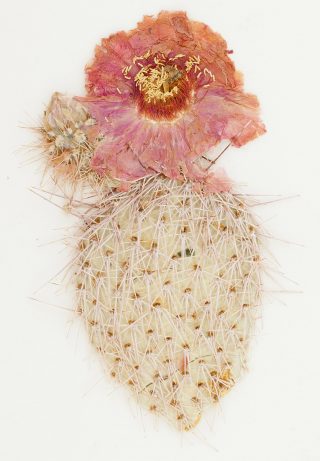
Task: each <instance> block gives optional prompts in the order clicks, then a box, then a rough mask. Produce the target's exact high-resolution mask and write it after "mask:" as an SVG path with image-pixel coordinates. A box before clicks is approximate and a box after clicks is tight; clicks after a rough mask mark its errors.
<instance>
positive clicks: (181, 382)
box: [39, 11, 265, 430]
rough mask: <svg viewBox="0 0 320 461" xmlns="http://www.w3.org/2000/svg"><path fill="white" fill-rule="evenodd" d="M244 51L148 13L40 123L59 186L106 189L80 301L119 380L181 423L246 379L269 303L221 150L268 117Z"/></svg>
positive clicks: (78, 261) (109, 44)
mask: <svg viewBox="0 0 320 461" xmlns="http://www.w3.org/2000/svg"><path fill="white" fill-rule="evenodd" d="M231 53H232V51H231V50H228V48H227V45H226V42H225V40H224V39H223V38H222V37H221V36H220V35H219V34H217V33H216V32H213V31H212V30H211V29H210V28H209V27H208V26H207V25H205V24H202V23H199V22H195V21H191V20H190V19H188V17H187V15H186V14H185V13H184V12H167V11H164V12H161V13H160V14H159V15H158V16H156V17H153V16H146V17H144V19H143V21H142V22H140V23H139V24H138V26H137V28H136V29H134V30H131V31H129V32H119V33H116V34H114V35H111V36H109V37H108V38H104V39H102V41H101V43H100V45H98V46H97V47H96V49H95V53H94V57H93V59H92V61H91V62H90V63H89V64H88V66H87V67H86V95H85V96H77V97H71V96H66V95H63V94H60V93H54V95H53V96H52V99H51V101H50V103H49V105H48V106H47V109H46V111H45V113H44V116H43V119H42V124H41V127H40V129H39V131H40V133H41V148H42V153H43V155H44V157H45V159H46V167H47V168H48V169H50V170H51V172H52V175H53V177H54V179H55V181H56V182H57V183H58V184H59V187H61V188H63V189H65V188H69V190H70V189H71V190H72V191H74V192H76V191H79V190H80V192H81V191H83V190H84V189H86V190H88V188H90V190H91V191H92V193H91V194H90V199H89V198H88V200H87V203H86V204H84V205H83V210H82V212H81V213H80V225H79V227H80V231H79V240H78V249H77V252H76V254H75V255H74V259H73V263H72V267H71V271H72V273H75V275H74V277H73V283H74V289H75V292H76V298H77V299H76V300H75V311H76V312H77V313H79V314H80V315H81V316H82V318H83V322H84V323H85V325H86V328H87V331H88V335H89V338H90V341H91V342H92V344H93V346H94V347H95V348H96V350H97V351H98V353H99V354H100V355H101V357H102V359H103V362H104V363H105V365H106V369H107V370H108V373H109V374H110V379H113V380H116V381H118V382H120V383H122V384H123V385H125V386H127V387H128V388H129V389H130V390H131V392H132V393H133V394H134V395H135V397H136V399H137V400H138V402H139V403H140V404H141V405H143V406H144V407H146V408H148V409H149V410H150V411H151V412H153V413H155V414H158V415H162V416H163V417H164V418H166V419H168V420H169V421H170V423H172V424H173V425H174V426H176V427H177V428H178V429H179V430H190V429H192V428H194V427H195V426H196V424H197V423H198V422H199V421H200V419H201V416H202V414H203V411H204V409H205V408H206V407H207V406H209V405H211V404H216V402H218V401H219V400H220V399H221V398H222V396H223V395H224V394H225V393H226V392H228V391H229V390H230V389H231V388H232V387H233V386H234V384H235V383H236V382H237V381H238V380H239V378H240V376H241V374H242V373H243V371H244V370H245V369H246V359H247V351H248V345H249V342H250V338H251V336H252V333H253V329H254V326H255V320H256V318H257V314H258V312H259V308H260V302H261V292H262V287H261V273H262V264H261V243H260V237H259V235H260V233H261V232H260V228H259V225H258V223H257V221H256V219H255V217H254V215H253V214H252V207H251V203H250V201H249V200H248V198H247V197H246V196H245V195H241V194H237V193H236V191H235V186H234V184H233V182H232V181H231V179H229V178H228V177H227V175H226V173H225V172H224V171H223V169H222V168H219V167H217V162H216V160H217V158H212V155H211V154H210V153H212V149H213V148H214V147H215V146H218V145H219V144H220V145H221V142H224V143H225V146H226V147H224V150H225V149H226V148H227V147H229V146H231V145H233V146H236V147H241V146H242V145H244V144H246V143H247V142H248V141H251V140H252V139H254V138H256V137H257V136H260V135H261V134H263V133H264V132H265V127H264V125H263V123H262V122H261V120H260V118H259V103H258V100H257V98H256V97H255V96H254V95H252V94H249V93H245V92H244V90H243V81H242V75H241V73H239V72H238V71H237V70H236V69H235V66H234V64H233V62H232V60H231V59H230V55H231ZM222 152H223V151H222ZM222 152H221V153H222ZM84 201H85V200H84ZM70 206H71V207H72V206H73V203H71V205H70ZM78 211H79V208H78Z"/></svg>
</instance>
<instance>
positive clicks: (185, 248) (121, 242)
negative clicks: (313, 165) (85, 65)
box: [76, 176, 261, 430]
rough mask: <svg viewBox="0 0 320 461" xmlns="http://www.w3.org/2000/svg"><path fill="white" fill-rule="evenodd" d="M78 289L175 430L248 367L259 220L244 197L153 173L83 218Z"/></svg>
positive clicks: (96, 332)
mask: <svg viewBox="0 0 320 461" xmlns="http://www.w3.org/2000/svg"><path fill="white" fill-rule="evenodd" d="M79 248H80V253H79V260H78V261H79V269H78V274H77V281H76V283H77V292H78V298H79V300H78V306H79V311H80V313H81V314H82V315H83V317H84V319H85V322H86V325H87V328H88V331H89V335H90V339H91V341H92V343H93V344H94V345H95V347H96V348H97V349H98V351H99V352H100V354H101V355H102V357H103V360H104V361H105V364H106V366H107V368H108V370H109V372H110V374H111V376H112V377H113V378H114V379H115V380H117V381H120V382H121V383H124V384H126V385H127V386H128V387H129V388H130V389H131V390H132V392H133V393H134V394H135V395H136V397H137V398H138V400H139V401H141V402H143V404H144V405H145V406H146V407H147V408H149V409H150V410H151V411H153V412H155V413H158V414H162V415H164V416H165V417H166V418H168V419H169V420H170V421H171V422H173V423H174V424H175V425H176V426H177V427H178V428H179V429H183V430H188V429H190V428H192V427H194V426H195V425H196V424H197V422H198V421H199V419H200V417H201V415H202V412H203V409H204V407H206V406H207V405H208V404H210V403H214V402H217V401H218V400H219V398H220V397H221V396H222V395H224V394H225V393H226V391H228V390H229V389H230V388H231V387H232V386H233V384H234V383H235V381H237V379H238V378H239V376H240V375H241V371H242V370H243V369H244V368H245V366H246V352H247V345H248V341H249V339H250V336H251V334H252V328H253V326H254V321H255V318H256V315H257V307H258V306H259V303H260V293H261V288H260V257H259V253H260V250H259V241H258V238H257V225H256V223H255V221H254V219H253V217H252V215H251V212H250V210H249V208H248V206H247V205H246V203H245V201H244V199H243V197H240V196H236V195H232V194H230V193H222V194H211V195H203V194H200V193H196V192H194V191H193V190H192V184H191V183H188V182H186V183H183V184H181V183H180V184H179V183H177V182H175V181H174V180H169V179H166V178H163V177H161V176H158V177H153V178H145V179H144V180H140V181H138V182H137V183H135V184H134V185H132V187H131V189H130V191H129V192H116V193H114V192H113V193H111V194H110V195H108V196H106V198H105V200H104V201H103V203H102V204H101V205H100V206H99V207H97V208H96V209H95V210H94V211H93V212H92V214H91V216H90V218H88V217H86V222H85V226H84V228H83V234H82V237H81V240H80V243H79Z"/></svg>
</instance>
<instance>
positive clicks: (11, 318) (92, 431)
mask: <svg viewBox="0 0 320 461" xmlns="http://www.w3.org/2000/svg"><path fill="white" fill-rule="evenodd" d="M317 5H318V2H316V1H314V2H312V1H310V0H306V1H303V2H301V1H296V0H290V1H289V0H283V1H280V0H277V1H276V0H266V1H259V0H241V1H238V0H210V1H209V0H208V1H205V0H185V1H178V0H176V1H172V0H171V1H168V0H162V1H160V0H159V1H156V0H148V1H146V2H143V1H142V0H140V1H139V0H126V1H125V0H117V1H114V2H109V1H107V0H103V1H102V0H101V1H100V0H90V1H89V0H87V1H83V0H69V1H67V0H64V1H61V0H55V1H48V0H26V1H24V0H21V1H18V0H10V1H9V0H6V1H5V2H3V3H2V6H1V19H0V21H1V27H0V46H1V71H0V79H1V99H0V117H1V124H0V127H1V129H0V142H1V144H0V148H1V163H0V178H1V196H0V197H1V253H0V264H1V279H0V280H1V284H2V288H1V298H0V305H1V317H0V360H1V363H0V373H1V378H0V426H1V428H0V435H1V437H0V438H1V445H0V458H1V460H3V461H29V460H32V461H85V460H86V461H102V460H107V459H110V460H111V459H112V460H127V459H130V460H139V461H144V460H151V461H152V460H155V461H158V460H159V461H160V460H161V461H162V460H165V461H171V460H183V461H189V460H193V459H198V460H201V461H207V460H217V461H269V460H270V461H271V460H272V461H289V460H290V461H311V460H312V461H314V460H320V424H319V412H320V405H319V395H320V392H319V390H320V376H319V353H320V347H319V335H320V314H319V312H320V283H319V278H320V274H319V260H320V251H319V238H320V232H319V227H320V226H319V225H320V205H319V200H320V189H319V174H320V161H319V155H320V153H319V107H320V106H319V97H318V92H319V49H318V48H319V36H316V33H317V30H318V28H319V24H318V22H319V10H318V7H317ZM160 9H184V10H187V11H188V13H189V16H190V17H191V18H193V19H196V20H200V21H203V22H206V23H208V24H209V25H210V26H211V27H212V28H214V29H215V30H217V31H219V32H220V33H221V34H222V35H223V36H224V37H225V38H226V39H227V41H228V45H229V48H232V49H234V50H235V53H234V55H233V58H234V59H235V61H236V64H237V66H238V67H239V68H240V69H241V70H242V71H243V72H244V74H245V83H246V89H248V90H250V91H251V92H254V93H256V94H258V96H259V99H260V101H261V105H262V108H263V119H264V121H265V123H266V125H267V127H268V133H267V135H265V136H263V137H261V138H260V139H258V140H256V141H254V142H252V143H250V144H249V145H247V146H245V147H243V148H242V149H241V151H239V150H237V149H230V150H229V152H228V153H227V154H226V155H225V156H224V158H223V160H222V162H221V163H222V164H223V165H224V166H225V168H226V169H227V171H228V173H229V175H230V176H231V177H232V178H234V179H235V180H236V181H238V182H240V183H242V184H245V186H244V189H243V190H244V191H245V192H248V193H252V194H280V195H281V196H282V197H289V196H293V195H298V197H296V198H292V199H287V200H282V201H280V202H277V203H273V204H270V205H267V206H261V207H258V208H257V211H258V212H259V215H260V217H261V218H262V220H263V221H264V222H265V226H266V228H267V229H268V230H269V231H270V232H271V233H272V235H273V236H274V237H275V238H274V239H270V240H269V241H268V242H267V246H268V248H269V249H270V251H271V252H272V253H273V255H274V256H275V257H276V259H277V260H278V262H279V270H280V271H283V273H284V274H285V275H286V276H287V277H288V278H290V279H293V280H294V281H296V282H297V283H298V284H297V285H296V284H294V283H291V282H289V281H288V282H287V281H285V280H284V279H283V278H281V277H280V275H279V281H280V282H281V286H283V288H284V291H286V290H287V291H297V292H298V291H301V293H272V294H271V293H267V294H266V297H265V301H264V311H263V321H262V323H261V326H260V328H259V330H258V335H257V337H256V339H255V340H254V342H253V344H252V353H251V360H250V372H249V373H248V374H247V375H246V377H245V378H244V379H243V380H242V381H241V382H240V383H239V384H238V386H237V387H236V388H234V390H233V391H232V392H231V393H230V394H229V395H228V396H227V397H226V398H225V399H224V401H223V402H222V405H221V408H220V409H216V411H215V410H214V408H212V409H211V410H209V411H208V412H207V414H206V417H205V418H204V420H203V422H202V423H201V425H200V426H199V427H198V429H197V430H196V431H195V432H193V433H187V434H182V435H181V434H179V433H177V432H175V431H174V430H172V429H171V428H170V427H168V426H167V425H166V424H165V423H164V422H162V421H159V422H157V423H154V421H153V419H152V417H151V416H150V415H148V414H145V413H143V412H141V411H140V410H139V409H138V408H137V407H136V405H135V403H133V402H132V401H131V400H130V398H129V397H128V395H127V393H126V392H125V391H123V390H122V389H114V388H113V387H112V386H111V384H110V380H108V378H106V377H105V376H104V375H103V373H102V371H101V367H100V364H99V360H98V359H97V357H96V354H95V352H94V351H93V350H92V349H91V347H90V345H89V343H88V340H87V337H86V335H85V333H84V331H83V328H82V325H81V322H80V321H79V320H77V319H75V317H74V315H73V313H72V309H73V306H72V296H71V295H70V294H68V293H66V292H65V290H64V288H59V287H56V288H54V287H53V288H54V289H53V290H51V292H50V290H49V292H48V290H47V289H48V286H49V287H51V284H48V283H47V282H48V281H49V280H50V278H51V277H52V276H54V275H55V273H56V272H58V271H59V269H60V268H62V267H63V266H64V265H65V264H66V263H67V262H68V258H69V257H70V251H69V250H68V249H66V248H65V246H64V242H63V237H64V235H65V232H66V229H68V228H70V226H72V225H74V224H76V222H75V220H74V219H72V217H70V216H68V215H67V214H66V213H64V212H63V211H61V210H60V209H59V208H57V207H54V206H52V205H51V204H50V203H48V202H46V201H44V200H42V199H41V198H39V197H37V196H36V195H34V194H33V193H31V192H30V191H29V188H30V187H31V186H39V184H40V169H39V166H38V164H36V163H34V164H29V165H28V164H27V163H26V162H25V159H26V158H27V155H26V149H25V148H23V146H24V145H28V144H30V143H31V142H32V135H31V133H30V132H29V131H28V130H25V129H22V128H20V127H21V126H22V125H36V124H37V121H38V120H39V117H40V115H41V112H42V110H43V108H44V105H45V103H46V102H47V101H48V100H49V98H50V95H51V93H52V92H54V91H56V90H59V91H61V92H68V93H70V94H77V95H81V94H83V92H84V73H83V68H84V65H85V63H86V62H87V61H89V60H90V59H91V56H92V53H93V47H94V45H95V43H97V42H98V41H99V39H100V38H101V37H103V36H107V35H109V34H110V33H112V32H116V31H118V30H121V29H129V28H133V27H135V24H136V21H137V20H140V19H141V17H142V15H143V14H153V13H157V12H158V11H159V10H160ZM273 198H275V197H273ZM261 200H262V201H266V200H267V198H266V197H261ZM277 239H279V240H277ZM283 240H286V241H290V242H296V243H299V244H301V246H299V245H294V244H289V243H285V242H284V241H283ZM42 285H44V288H43V289H40V288H41V287H42ZM51 288H52V287H51ZM279 289H281V287H280V288H279ZM31 297H33V298H36V299H37V300H39V301H40V302H39V301H34V300H31V299H30V298H31ZM42 301H43V302H42ZM53 304H54V305H58V306H64V307H65V308H66V309H67V310H64V309H62V308H60V307H58V306H56V307H54V306H53ZM68 309H69V310H68Z"/></svg>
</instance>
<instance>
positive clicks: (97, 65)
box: [77, 12, 265, 192]
mask: <svg viewBox="0 0 320 461" xmlns="http://www.w3.org/2000/svg"><path fill="white" fill-rule="evenodd" d="M230 53H231V52H230V51H228V50H227V45H226V42H225V41H224V39H223V38H222V37H221V36H220V35H219V34H217V33H215V32H213V31H212V30H211V29H210V28H209V27H208V26H206V25H205V24H202V23H199V22H194V21H190V20H189V19H188V18H187V15H186V14H185V13H183V12H173V13H171V12H161V13H160V14H159V15H158V16H157V17H151V16H146V17H145V18H144V19H143V21H142V22H141V23H139V24H138V27H137V28H136V29H134V30H132V31H130V32H127V33H126V32H119V33H117V34H114V35H111V36H110V37H108V38H105V39H103V40H102V42H101V45H100V46H97V47H96V50H95V58H94V60H93V62H92V63H91V64H90V65H89V66H88V67H87V69H86V72H87V84H86V87H87V92H88V94H87V96H86V97H84V98H77V99H78V100H79V101H81V102H82V104H84V105H85V106H86V108H87V110H88V111H89V112H90V114H91V115H92V116H93V117H94V118H95V119H96V120H97V123H98V126H99V129H100V130H101V132H102V133H103V135H104V139H103V141H102V142H101V143H100V144H99V146H98V147H97V149H96V151H95V153H94V156H93V159H92V167H93V169H95V170H96V171H97V172H99V173H100V174H107V175H109V176H111V177H113V178H117V179H119V180H122V181H132V180H135V179H138V178H141V177H143V176H146V175H148V174H150V173H154V172H159V173H162V174H164V175H165V176H167V177H169V178H175V179H185V178H188V179H190V180H192V181H194V182H196V183H202V184H204V185H205V187H206V188H207V189H208V190H211V191H213V192H219V191H225V190H228V189H229V188H230V182H229V181H228V179H227V178H226V177H225V176H224V174H223V173H222V172H220V173H219V172H215V173H208V172H207V171H206V170H205V169H203V168H201V167H200V166H199V165H198V163H197V159H198V158H200V157H201V156H202V155H204V154H205V153H206V152H207V151H208V150H209V149H210V148H212V147H213V146H215V145H216V144H218V143H219V142H220V141H221V140H224V139H228V140H230V142H231V143H232V144H233V145H235V146H238V147H239V146H241V145H243V144H245V143H246V142H248V141H250V140H251V139H253V138H255V137H257V136H259V135H261V134H262V133H264V132H265V127H264V125H263V123H262V122H261V121H260V119H259V114H258V110H259V103H258V100H257V98H256V97H255V96H253V95H251V94H247V93H244V92H243V83H242V77H241V74H240V73H239V72H237V71H236V70H235V67H234V64H233V62H232V61H231V60H230V58H229V54H230Z"/></svg>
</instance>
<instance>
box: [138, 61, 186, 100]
mask: <svg viewBox="0 0 320 461" xmlns="http://www.w3.org/2000/svg"><path fill="white" fill-rule="evenodd" d="M181 77H182V73H181V72H180V70H179V69H178V67H177V66H170V65H160V64H158V65H157V66H155V67H151V65H150V64H149V65H147V66H145V67H142V69H141V70H140V71H139V72H138V73H137V75H136V76H135V79H134V80H135V82H136V85H137V87H138V88H139V90H140V91H141V93H142V94H143V97H144V99H145V101H146V102H147V103H153V104H155V103H157V102H164V103H165V102H166V101H167V100H168V99H169V98H172V97H174V96H176V95H177V94H178V93H179V86H178V83H179V80H180V79H181Z"/></svg>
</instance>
